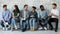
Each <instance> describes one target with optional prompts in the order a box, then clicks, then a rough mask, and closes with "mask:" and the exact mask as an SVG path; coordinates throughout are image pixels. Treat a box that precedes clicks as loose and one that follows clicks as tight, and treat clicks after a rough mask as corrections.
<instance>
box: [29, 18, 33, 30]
mask: <svg viewBox="0 0 60 34" xmlns="http://www.w3.org/2000/svg"><path fill="white" fill-rule="evenodd" d="M32 22H33V19H32V18H31V19H30V20H29V24H30V30H32V28H33V23H32Z"/></svg>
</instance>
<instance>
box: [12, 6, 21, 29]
mask: <svg viewBox="0 0 60 34" xmlns="http://www.w3.org/2000/svg"><path fill="white" fill-rule="evenodd" d="M19 17H20V10H19V8H18V6H17V5H14V10H13V12H12V21H11V30H13V26H15V29H17V25H16V23H17V22H19V20H20V18H19Z"/></svg>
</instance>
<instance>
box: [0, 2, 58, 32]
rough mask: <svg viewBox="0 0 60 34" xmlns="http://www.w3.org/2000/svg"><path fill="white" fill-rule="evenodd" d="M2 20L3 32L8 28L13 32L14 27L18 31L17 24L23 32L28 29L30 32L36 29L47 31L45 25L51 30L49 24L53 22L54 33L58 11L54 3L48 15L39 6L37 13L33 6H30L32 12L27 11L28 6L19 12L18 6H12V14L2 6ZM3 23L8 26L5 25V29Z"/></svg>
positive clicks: (42, 7) (5, 6) (56, 27)
mask: <svg viewBox="0 0 60 34" xmlns="http://www.w3.org/2000/svg"><path fill="white" fill-rule="evenodd" d="M2 18H3V19H2V20H0V24H1V26H2V29H3V30H5V29H6V30H8V27H10V29H11V30H13V28H14V27H15V29H18V28H17V25H16V24H17V23H19V26H20V29H21V30H22V31H23V32H24V31H26V30H28V29H30V30H31V31H34V30H36V29H38V30H42V29H44V30H47V29H48V28H47V24H49V29H50V30H53V25H52V24H51V22H55V23H56V24H55V25H56V26H55V32H57V30H58V18H59V11H58V9H57V4H56V3H52V10H51V12H49V15H48V11H47V10H46V9H45V8H44V6H43V5H40V10H39V11H36V7H35V6H32V10H31V11H29V10H28V5H24V7H23V10H19V8H18V6H17V5H14V10H13V11H12V12H11V11H10V10H8V9H7V5H3V12H2ZM5 23H6V24H8V25H6V28H5ZM13 26H14V27H13ZM36 26H37V27H36Z"/></svg>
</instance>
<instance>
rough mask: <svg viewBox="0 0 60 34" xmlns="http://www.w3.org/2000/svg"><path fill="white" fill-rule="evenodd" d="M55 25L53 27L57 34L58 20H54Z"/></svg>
mask: <svg viewBox="0 0 60 34" xmlns="http://www.w3.org/2000/svg"><path fill="white" fill-rule="evenodd" d="M55 22H56V23H55V24H56V26H55V32H57V30H58V19H55Z"/></svg>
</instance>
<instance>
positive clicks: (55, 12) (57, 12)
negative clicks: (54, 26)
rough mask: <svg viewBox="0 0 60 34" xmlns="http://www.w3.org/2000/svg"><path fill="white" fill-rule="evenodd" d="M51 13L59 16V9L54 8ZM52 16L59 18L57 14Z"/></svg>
mask: <svg viewBox="0 0 60 34" xmlns="http://www.w3.org/2000/svg"><path fill="white" fill-rule="evenodd" d="M51 13H53V14H55V15H57V16H59V11H58V10H57V9H52V10H51ZM52 18H57V17H56V16H52Z"/></svg>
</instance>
